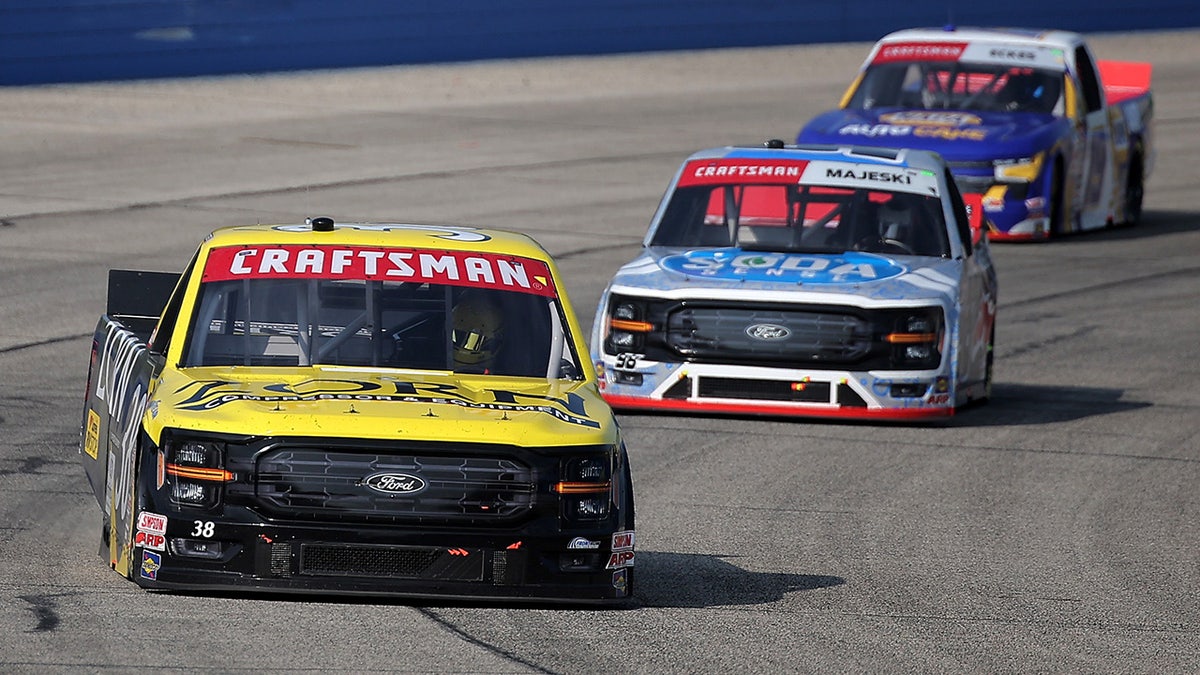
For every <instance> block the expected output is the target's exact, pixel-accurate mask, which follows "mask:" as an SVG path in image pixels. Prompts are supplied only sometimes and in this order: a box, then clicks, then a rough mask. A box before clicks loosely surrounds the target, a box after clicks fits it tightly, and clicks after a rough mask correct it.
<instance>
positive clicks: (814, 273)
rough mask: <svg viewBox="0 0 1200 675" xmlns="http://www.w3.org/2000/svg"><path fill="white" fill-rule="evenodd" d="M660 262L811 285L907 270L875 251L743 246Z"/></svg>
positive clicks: (682, 269) (695, 271)
mask: <svg viewBox="0 0 1200 675" xmlns="http://www.w3.org/2000/svg"><path fill="white" fill-rule="evenodd" d="M660 264H661V265H662V266H663V268H665V269H668V270H671V271H673V272H679V273H681V274H688V275H692V276H700V277H711V278H714V279H731V280H733V279H736V280H745V281H779V282H790V283H796V282H802V283H810V284H857V283H864V282H869V281H880V280H882V279H888V278H891V277H895V276H899V275H900V274H903V273H904V272H905V270H906V268H905V267H903V266H901V265H899V264H897V263H895V262H893V261H891V260H890V259H888V258H886V257H884V256H880V255H874V254H871V253H858V252H847V253H843V254H839V255H816V254H804V253H745V252H742V251H741V250H740V249H705V250H695V251H688V252H687V253H682V254H677V255H670V256H667V257H665V258H663V259H662V260H661V261H660Z"/></svg>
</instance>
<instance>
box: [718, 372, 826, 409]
mask: <svg viewBox="0 0 1200 675" xmlns="http://www.w3.org/2000/svg"><path fill="white" fill-rule="evenodd" d="M699 394H700V397H701V398H738V399H753V400H758V401H790V402H797V403H829V402H830V399H829V383H828V382H780V381H776V380H750V379H741V378H733V377H702V378H700V384H699Z"/></svg>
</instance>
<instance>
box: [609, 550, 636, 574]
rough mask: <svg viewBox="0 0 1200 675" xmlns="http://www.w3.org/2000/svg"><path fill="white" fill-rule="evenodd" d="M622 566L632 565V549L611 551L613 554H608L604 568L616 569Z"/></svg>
mask: <svg viewBox="0 0 1200 675" xmlns="http://www.w3.org/2000/svg"><path fill="white" fill-rule="evenodd" d="M623 567H633V551H613V554H612V555H610V556H608V565H606V566H605V569H610V570H616V569H621V568H623Z"/></svg>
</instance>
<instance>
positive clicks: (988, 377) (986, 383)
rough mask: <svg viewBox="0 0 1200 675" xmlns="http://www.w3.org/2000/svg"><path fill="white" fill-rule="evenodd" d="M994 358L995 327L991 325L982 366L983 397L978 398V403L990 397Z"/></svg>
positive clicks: (985, 401)
mask: <svg viewBox="0 0 1200 675" xmlns="http://www.w3.org/2000/svg"><path fill="white" fill-rule="evenodd" d="M995 360H996V327H995V326H992V332H991V333H990V334H989V335H988V343H987V357H986V361H985V362H984V368H983V397H982V398H980V399H979V403H980V404H983V403H987V402H988V401H990V400H991V399H992V377H993V374H994V372H995V368H996V366H995Z"/></svg>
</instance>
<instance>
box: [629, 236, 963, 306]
mask: <svg viewBox="0 0 1200 675" xmlns="http://www.w3.org/2000/svg"><path fill="white" fill-rule="evenodd" d="M961 276H962V263H961V262H960V261H958V260H951V259H946V258H933V257H925V256H899V255H898V256H888V255H881V254H877V253H859V252H854V251H848V252H845V253H780V252H767V251H747V250H743V249H740V248H735V247H731V248H704V249H682V248H658V247H651V248H647V249H645V251H644V252H643V253H642V255H640V256H639V257H638V258H636V259H635V260H633V261H632V262H630V263H628V264H626V265H625V266H624V267H622V268H621V269H620V271H618V272H617V274H616V276H615V277H614V278H613V282H612V285H611V287H612V289H613V290H614V291H617V292H631V291H632V292H633V293H634V294H637V295H650V296H658V297H668V298H679V299H685V298H713V299H716V298H721V299H734V300H757V301H778V302H795V303H800V302H809V303H812V302H815V303H837V304H849V305H856V306H862V307H870V306H879V305H884V304H891V305H895V304H906V303H908V304H912V302H913V301H917V302H928V301H929V300H936V301H937V302H939V303H942V304H947V305H949V306H953V305H954V304H955V303H956V301H957V294H958V291H957V289H958V284H959V279H960V278H961ZM773 296H774V297H773Z"/></svg>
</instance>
